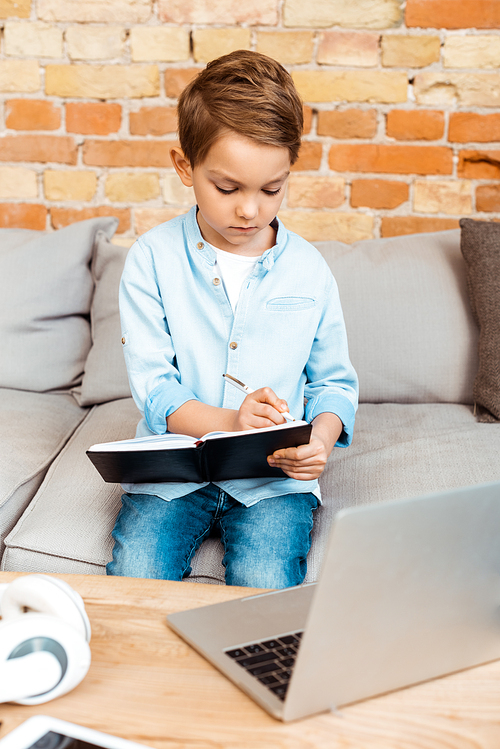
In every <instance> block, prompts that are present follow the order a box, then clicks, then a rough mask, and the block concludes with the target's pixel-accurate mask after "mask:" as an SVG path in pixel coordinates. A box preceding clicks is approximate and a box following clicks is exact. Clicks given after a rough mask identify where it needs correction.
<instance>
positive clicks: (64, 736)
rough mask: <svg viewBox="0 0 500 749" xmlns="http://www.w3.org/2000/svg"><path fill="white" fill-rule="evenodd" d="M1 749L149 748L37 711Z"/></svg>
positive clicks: (12, 734) (11, 733)
mask: <svg viewBox="0 0 500 749" xmlns="http://www.w3.org/2000/svg"><path fill="white" fill-rule="evenodd" d="M0 749H147V747H146V748H145V744H136V743H135V742H134V741H127V740H126V739H120V738H118V737H117V736H110V735H109V734H107V733H101V731H94V730H92V728H85V727H84V726H77V725H76V724H75V723H67V722H66V721H65V720H58V719H57V718H50V717H49V716H48V715H34V716H33V717H32V718H28V720H27V721H25V722H24V723H21V725H20V726H18V727H17V728H14V730H13V731H11V732H10V733H9V734H8V736H5V737H4V738H3V739H0Z"/></svg>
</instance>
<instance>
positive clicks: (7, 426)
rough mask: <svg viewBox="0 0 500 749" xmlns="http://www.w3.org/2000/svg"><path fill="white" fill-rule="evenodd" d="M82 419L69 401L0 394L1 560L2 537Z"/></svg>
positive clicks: (17, 393)
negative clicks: (0, 461)
mask: <svg viewBox="0 0 500 749" xmlns="http://www.w3.org/2000/svg"><path fill="white" fill-rule="evenodd" d="M85 415H86V411H85V410H84V409H81V408H78V406H77V404H76V403H75V401H74V399H73V398H72V397H71V396H70V395H63V394H60V395H56V394H41V393H29V392H24V391H22V390H8V389H6V388H0V444H1V445H2V464H1V468H0V555H1V554H2V551H3V540H4V537H5V536H6V535H7V533H9V531H10V530H11V529H12V528H13V526H14V525H15V523H16V522H17V520H18V518H19V517H20V516H21V514H22V512H23V511H24V509H25V508H26V506H27V504H28V503H29V501H30V500H31V498H32V497H33V496H34V494H35V492H36V490H37V489H38V487H39V486H40V484H41V483H42V479H43V477H44V476H45V473H46V472H47V469H48V467H49V465H50V464H51V462H52V461H53V459H54V458H55V457H56V455H57V454H58V453H59V451H60V450H61V448H62V447H63V446H64V444H65V442H67V440H68V439H69V438H70V436H71V435H72V433H73V432H74V430H75V429H76V428H77V426H78V424H79V423H80V422H81V421H82V419H83V418H84V416H85Z"/></svg>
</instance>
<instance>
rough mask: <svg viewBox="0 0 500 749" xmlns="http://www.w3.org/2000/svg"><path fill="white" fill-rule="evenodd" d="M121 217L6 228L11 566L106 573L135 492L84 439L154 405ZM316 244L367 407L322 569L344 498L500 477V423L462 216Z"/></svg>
mask: <svg viewBox="0 0 500 749" xmlns="http://www.w3.org/2000/svg"><path fill="white" fill-rule="evenodd" d="M115 229H116V220H115V219H113V218H101V219H92V220H90V221H84V222H81V223H78V224H74V225H72V226H70V227H67V228H65V229H61V230H60V231H57V232H52V233H44V232H33V231H26V230H17V229H16V230H1V231H0V295H1V298H2V312H1V315H0V342H1V350H2V353H1V357H2V358H1V361H0V441H1V446H2V461H1V465H0V556H1V559H2V562H1V568H2V570H20V571H25V572H35V571H39V572H69V573H89V574H101V575H102V574H105V565H106V563H107V562H108V560H109V559H110V556H111V550H112V539H111V535H110V534H111V529H112V527H113V524H114V520H115V517H116V514H117V512H118V509H119V506H120V496H121V491H120V487H119V486H116V485H112V484H106V483H104V482H103V481H102V480H101V478H100V476H99V474H98V473H97V471H96V470H95V468H94V467H93V466H92V464H91V463H90V461H89V460H88V458H87V457H86V454H85V451H86V449H87V448H88V447H89V446H90V445H92V444H94V443H96V442H105V441H110V440H114V439H123V438H127V437H132V436H133V435H134V431H135V426H136V423H137V421H138V418H139V413H138V411H137V408H136V407H135V405H134V403H133V401H132V399H131V398H130V392H129V388H128V382H127V376H126V371H125V367H124V363H123V358H122V352H121V342H120V339H121V333H120V326H119V318H118V308H117V296H118V282H119V278H120V274H121V269H122V267H123V262H124V258H125V256H126V252H127V250H126V249H125V248H123V247H120V246H117V245H114V244H113V243H112V242H111V241H110V240H111V238H112V235H113V233H114V231H115ZM317 246H318V247H319V248H320V250H321V251H322V253H323V254H324V256H325V257H326V259H327V261H328V263H329V264H330V266H331V268H332V270H333V273H334V275H335V276H336V278H337V282H338V284H339V288H340V295H341V298H342V303H343V308H344V314H345V319H346V325H347V330H348V335H349V342H350V351H351V358H352V361H353V363H354V365H355V367H356V369H357V371H358V374H359V379H360V407H359V411H358V417H357V422H356V428H355V435H354V441H353V444H352V445H351V447H349V448H347V449H335V450H334V453H333V454H332V456H331V458H330V461H329V464H328V466H327V469H326V470H325V472H324V474H323V476H322V478H321V487H322V494H323V502H324V504H323V506H322V507H321V508H320V509H319V510H318V512H317V517H316V524H315V528H314V531H313V543H312V548H311V552H310V555H309V567H308V574H307V580H314V579H315V578H316V577H317V575H318V570H319V566H320V561H321V557H322V552H323V549H324V545H325V540H326V538H327V534H328V528H329V525H330V521H331V518H332V516H333V514H334V513H335V512H336V511H337V510H338V509H340V508H342V507H346V506H351V505H360V504H365V503H368V502H380V501H385V500H397V499H401V498H404V497H409V496H416V495H419V494H425V493H429V492H437V491H441V490H446V489H450V488H452V487H460V486H467V485H472V484H478V483H485V482H490V481H496V480H500V458H499V456H500V426H499V425H498V423H481V422H479V421H477V419H476V417H475V415H474V413H473V410H474V409H473V396H472V394H473V385H474V379H475V376H476V372H477V370H478V340H479V332H478V325H477V323H476V322H475V320H474V318H473V315H472V313H471V307H470V304H469V297H468V291H467V284H466V266H465V263H464V259H463V257H462V254H461V250H460V230H458V229H457V230H453V231H446V232H439V233H435V234H419V235H413V236H403V237H395V238H390V239H379V240H366V241H361V242H358V243H356V244H354V245H350V246H348V245H344V244H342V243H340V242H335V241H332V242H321V243H318V245H317ZM166 251H168V250H166ZM499 253H500V249H499ZM299 272H300V271H299ZM221 558H222V553H221V545H220V542H219V540H218V539H217V538H211V539H209V540H208V541H207V542H205V544H203V546H202V548H201V549H200V550H199V552H198V553H197V555H196V557H195V560H194V564H193V573H192V576H191V578H190V579H194V580H198V581H201V582H211V583H221V582H223V579H224V578H223V568H222V564H221Z"/></svg>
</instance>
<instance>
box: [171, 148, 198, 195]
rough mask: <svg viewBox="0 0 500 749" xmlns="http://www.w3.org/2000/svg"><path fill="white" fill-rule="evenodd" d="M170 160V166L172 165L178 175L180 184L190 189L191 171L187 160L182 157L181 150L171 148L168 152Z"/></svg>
mask: <svg viewBox="0 0 500 749" xmlns="http://www.w3.org/2000/svg"><path fill="white" fill-rule="evenodd" d="M170 158H171V159H172V164H173V165H174V169H175V171H176V172H177V174H178V175H179V177H180V179H181V182H182V184H183V185H186V187H192V186H193V170H192V168H191V164H190V163H189V161H188V159H186V157H185V156H184V152H183V150H182V148H178V147H176V148H172V149H171V151H170Z"/></svg>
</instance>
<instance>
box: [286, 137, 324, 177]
mask: <svg viewBox="0 0 500 749" xmlns="http://www.w3.org/2000/svg"><path fill="white" fill-rule="evenodd" d="M322 155H323V146H322V145H321V143H315V142H314V141H312V140H305V141H303V142H302V145H301V147H300V151H299V158H298V159H297V161H296V162H295V164H294V165H293V166H292V171H294V172H301V171H304V172H305V171H307V170H308V169H319V167H320V164H321V157H322Z"/></svg>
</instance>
